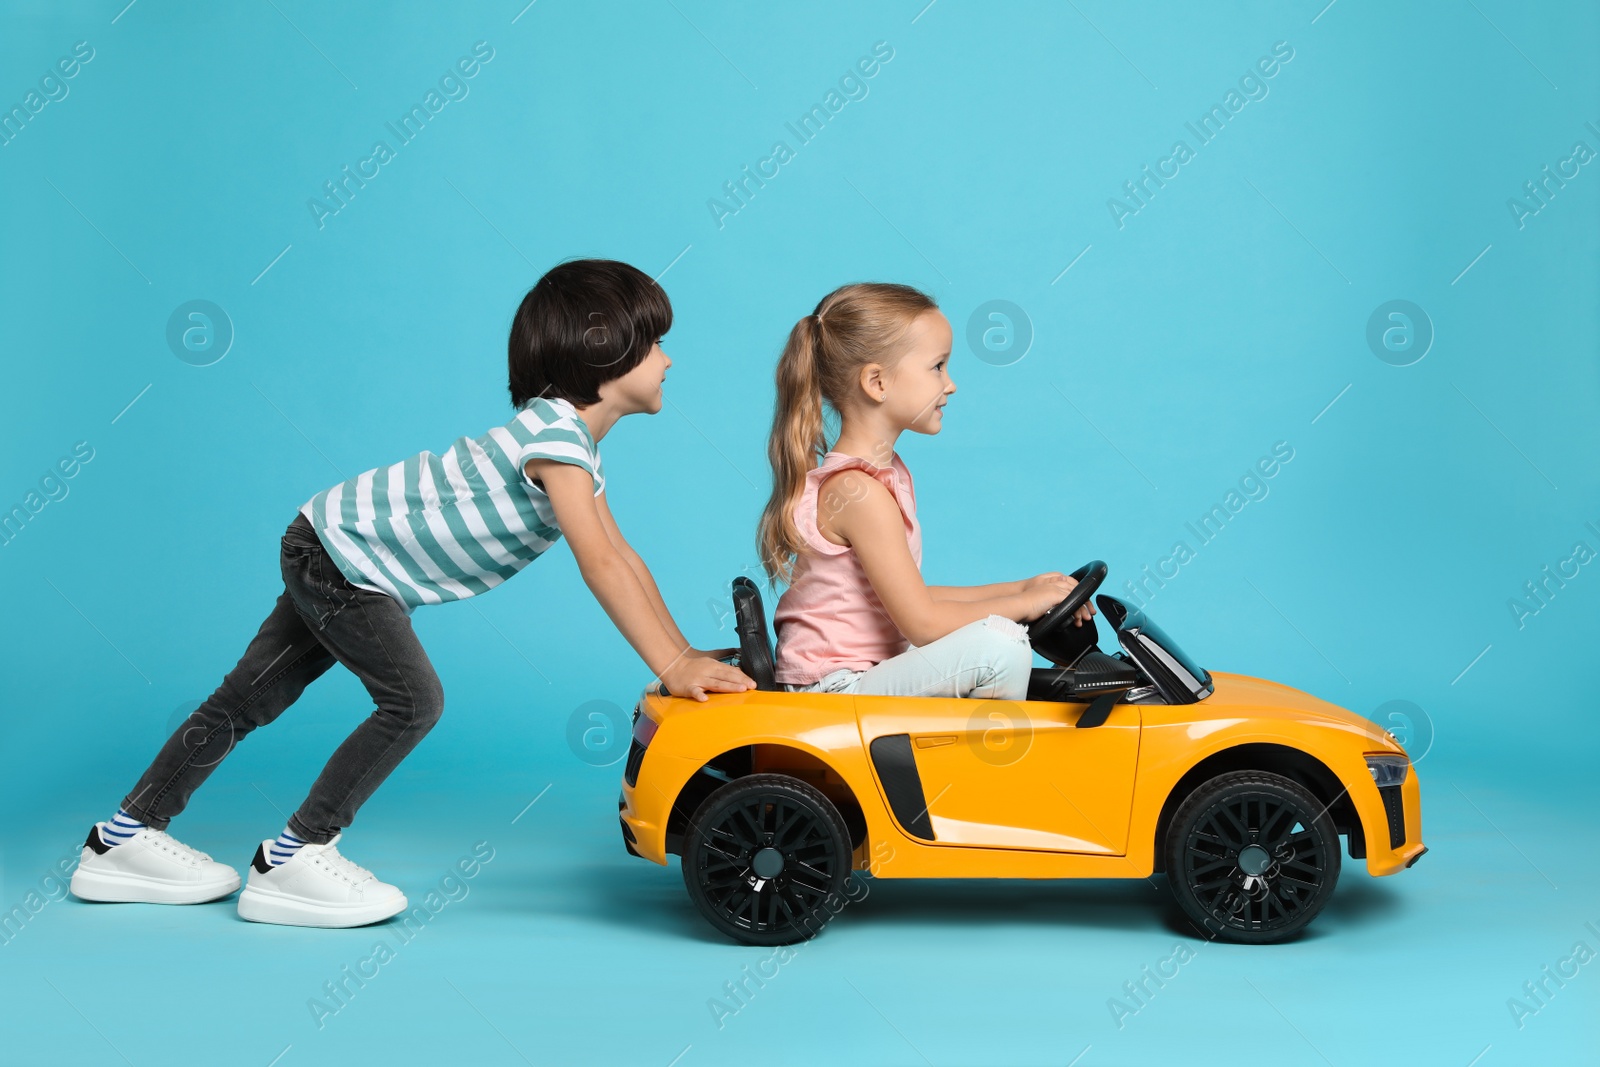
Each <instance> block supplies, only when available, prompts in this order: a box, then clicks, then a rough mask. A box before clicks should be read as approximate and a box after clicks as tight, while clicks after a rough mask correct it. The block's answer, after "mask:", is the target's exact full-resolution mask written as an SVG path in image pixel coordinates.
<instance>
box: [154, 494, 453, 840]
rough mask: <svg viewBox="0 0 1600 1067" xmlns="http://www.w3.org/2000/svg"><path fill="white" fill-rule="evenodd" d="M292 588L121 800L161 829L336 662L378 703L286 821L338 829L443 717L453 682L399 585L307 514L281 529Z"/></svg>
mask: <svg viewBox="0 0 1600 1067" xmlns="http://www.w3.org/2000/svg"><path fill="white" fill-rule="evenodd" d="M281 562H282V566H283V585H284V591H283V595H281V596H279V597H278V603H277V605H276V606H275V607H273V609H272V614H271V615H268V616H267V621H266V622H264V623H262V624H261V629H260V631H259V632H258V633H257V634H256V636H255V639H254V640H252V641H251V642H250V647H249V648H247V649H245V652H244V656H243V657H242V658H241V659H240V660H239V664H238V666H236V667H234V668H233V670H232V671H230V672H228V676H227V677H226V678H224V679H223V681H222V685H221V686H219V687H218V688H217V691H216V692H215V693H212V694H211V696H210V697H209V698H208V699H207V700H206V702H205V703H204V704H201V705H200V707H198V708H197V709H195V711H194V712H193V713H192V714H191V715H190V716H189V717H188V718H187V719H186V720H184V722H183V724H182V725H181V726H179V727H178V729H177V732H175V733H174V734H173V735H172V736H171V737H169V738H167V743H166V744H165V745H163V746H162V747H161V751H160V753H159V754H158V755H157V756H156V759H155V762H154V763H152V764H151V765H150V769H149V770H147V771H145V772H144V777H142V778H140V779H139V784H138V785H136V786H134V788H133V792H131V793H129V794H128V796H127V798H126V799H125V800H123V802H122V807H123V809H124V810H126V811H127V812H128V814H130V815H132V816H133V817H134V818H136V819H138V820H139V821H141V822H144V823H148V824H149V825H151V826H153V827H155V828H156V829H158V830H164V829H166V827H167V824H168V823H169V822H170V821H171V820H172V817H173V816H174V815H177V814H178V813H179V812H180V811H182V810H183V809H184V806H185V805H187V804H188V803H189V797H190V795H191V794H193V793H194V791H195V790H196V789H198V788H199V787H200V783H202V782H204V781H205V780H206V778H208V777H209V776H210V774H211V771H212V770H213V769H214V768H215V767H216V765H217V764H218V763H220V762H222V759H223V757H225V756H226V755H227V754H228V753H229V752H231V751H233V746H234V745H236V744H238V743H239V741H241V740H242V739H243V738H244V737H245V735H247V734H249V733H250V731H251V730H254V729H255V728H256V727H257V726H264V725H266V724H267V723H269V722H271V721H272V720H274V719H276V718H277V717H278V716H279V715H280V714H282V713H283V710H284V709H285V708H287V707H288V706H289V705H290V704H293V703H294V702H295V700H296V699H297V698H299V696H300V694H301V693H302V692H303V691H304V690H305V687H306V686H308V685H310V684H311V683H312V682H313V681H315V680H316V679H317V678H319V677H321V676H322V674H323V672H324V671H326V670H327V669H328V668H329V667H331V666H333V664H334V662H335V661H337V662H339V663H342V664H344V665H345V666H346V667H348V668H349V669H350V670H351V671H353V672H354V673H355V675H356V677H358V678H360V679H361V682H362V684H363V685H365V686H366V687H367V692H368V693H370V694H371V695H372V699H373V702H374V703H375V704H377V709H376V710H374V711H373V713H372V714H371V715H369V716H368V717H367V718H366V720H365V721H363V722H362V723H361V725H360V726H357V727H356V728H355V731H354V732H353V733H351V734H350V736H349V737H347V738H345V740H344V743H343V744H341V745H340V746H339V747H338V749H337V750H336V751H335V752H334V754H333V756H332V758H331V759H329V760H328V763H327V766H325V767H323V768H322V773H321V774H320V775H318V776H317V780H316V783H315V784H314V785H312V787H311V795H310V796H308V797H306V799H305V803H303V804H301V805H300V809H299V810H298V811H296V812H295V813H294V815H293V816H291V817H290V819H289V829H290V830H291V831H292V832H293V833H294V834H295V835H296V836H298V837H300V838H303V839H304V840H306V841H310V842H313V843H315V844H322V843H325V842H327V841H331V840H333V838H334V836H335V835H336V834H338V833H339V832H340V831H341V830H342V829H344V828H345V827H346V826H349V825H350V821H351V820H352V819H353V818H355V814H356V809H357V808H359V807H360V806H361V805H362V803H363V802H365V801H366V799H367V798H368V797H369V796H371V795H372V793H373V791H374V790H376V789H377V788H378V786H380V785H382V784H383V780H384V779H385V778H387V777H389V773H390V772H391V771H393V770H394V769H395V767H396V766H398V765H399V763H400V761H401V760H402V759H404V758H405V757H406V754H407V753H409V752H410V751H411V750H412V749H413V748H415V747H416V745H417V742H418V741H421V740H422V738H423V736H424V735H426V734H427V732H428V731H429V730H430V729H432V728H433V724H434V723H436V722H438V721H439V715H440V713H441V712H443V710H444V690H443V689H442V688H441V686H440V685H439V676H438V675H437V674H435V673H434V670H433V665H432V664H431V663H429V662H428V655H427V653H426V652H424V651H423V650H422V645H421V643H419V642H418V641H417V635H416V633H415V631H413V630H412V628H411V620H410V619H409V618H408V617H407V616H406V613H405V610H404V609H403V608H402V607H401V606H400V604H399V603H398V602H396V601H395V600H394V599H393V598H392V597H390V596H388V595H387V594H384V593H377V592H372V591H371V590H367V589H358V588H356V587H355V586H353V585H351V584H350V583H349V582H348V581H347V580H346V579H345V577H344V575H343V574H341V573H340V572H339V568H338V566H337V565H336V564H335V563H334V562H333V559H332V558H331V557H330V556H329V555H328V553H327V550H326V549H324V548H323V547H322V542H321V541H319V540H318V539H317V534H316V531H314V530H313V529H312V528H311V524H310V523H309V522H307V521H306V518H305V516H304V515H297V516H296V517H295V520H294V522H293V523H291V524H290V525H289V529H288V530H287V531H285V533H284V535H283V547H282V552H281Z"/></svg>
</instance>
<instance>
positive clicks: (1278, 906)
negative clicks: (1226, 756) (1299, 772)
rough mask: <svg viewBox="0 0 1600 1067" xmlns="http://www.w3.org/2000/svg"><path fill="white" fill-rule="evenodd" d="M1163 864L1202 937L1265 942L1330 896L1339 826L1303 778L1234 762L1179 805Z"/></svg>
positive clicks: (1283, 935)
mask: <svg viewBox="0 0 1600 1067" xmlns="http://www.w3.org/2000/svg"><path fill="white" fill-rule="evenodd" d="M1166 865H1167V868H1166V869H1167V880H1168V881H1169V882H1170V883H1171V884H1172V892H1173V895H1174V896H1176V897H1177V898H1178V904H1179V905H1180V906H1181V907H1182V908H1183V910H1184V912H1185V914H1187V915H1188V916H1189V918H1190V920H1191V921H1193V922H1194V923H1195V925H1197V926H1198V927H1200V929H1201V930H1202V931H1203V932H1204V933H1205V934H1206V936H1207V937H1215V938H1219V939H1221V940H1224V941H1237V942H1241V943H1244V944H1268V943H1270V942H1274V941H1283V940H1286V939H1288V938H1290V937H1293V936H1294V935H1295V934H1298V933H1299V932H1300V931H1301V930H1303V929H1304V928H1305V926H1306V924H1307V923H1309V922H1310V921H1311V920H1312V919H1314V918H1316V915H1317V913H1318V912H1320V911H1321V910H1322V908H1323V905H1325V904H1327V902H1328V898H1329V897H1331V896H1332V895H1333V887H1334V885H1335V884H1336V883H1337V882H1338V881H1339V834H1338V831H1337V830H1336V829H1335V828H1334V825H1333V819H1332V818H1331V817H1330V816H1329V815H1328V805H1326V804H1324V803H1322V802H1321V801H1319V800H1318V799H1317V798H1316V797H1315V796H1313V795H1312V793H1311V792H1310V791H1309V790H1308V789H1306V788H1305V787H1304V786H1302V785H1300V784H1298V783H1296V782H1294V781H1291V780H1290V779H1288V778H1285V777H1283V776H1282V775H1278V774H1270V773H1267V772H1265V771H1235V772H1233V773H1231V774H1224V775H1220V776H1218V777H1216V778H1213V779H1211V780H1210V781H1209V782H1206V783H1205V784H1204V785H1202V786H1201V787H1200V788H1199V789H1196V790H1195V791H1194V792H1193V793H1191V794H1190V795H1189V796H1188V798H1187V799H1185V800H1184V802H1183V804H1182V805H1180V806H1179V808H1178V810H1177V812H1176V814H1174V815H1173V817H1172V824H1171V826H1169V827H1168V829H1167V841H1166Z"/></svg>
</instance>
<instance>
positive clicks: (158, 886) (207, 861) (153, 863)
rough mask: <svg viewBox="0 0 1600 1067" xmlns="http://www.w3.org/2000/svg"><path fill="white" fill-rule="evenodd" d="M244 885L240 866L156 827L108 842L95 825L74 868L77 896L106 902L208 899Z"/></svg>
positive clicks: (73, 883)
mask: <svg viewBox="0 0 1600 1067" xmlns="http://www.w3.org/2000/svg"><path fill="white" fill-rule="evenodd" d="M238 888H239V872H238V871H235V870H234V869H233V868H232V867H229V866H227V865H226V864H222V863H218V862H217V861H216V860H214V859H212V858H211V857H210V856H208V855H206V854H205V853H204V852H201V851H199V850H198V849H193V848H190V847H189V846H188V845H185V844H184V843H183V842H181V841H179V840H177V839H175V838H173V837H172V836H170V835H169V834H167V833H166V832H165V831H162V830H155V829H152V828H150V827H145V828H144V829H143V830H140V831H139V832H138V833H136V834H134V835H133V836H132V837H130V838H128V840H126V841H124V842H123V843H122V844H120V845H108V844H106V843H105V841H103V840H102V839H101V837H100V827H99V825H98V824H96V825H94V826H91V827H90V828H89V838H88V840H86V841H85V842H84V843H83V853H82V855H81V857H80V858H79V860H78V869H77V870H76V871H74V872H73V873H72V895H73V896H75V897H77V898H78V899H79V900H96V901H102V902H106V903H118V904H204V903H205V902H206V901H208V900H221V899H222V898H223V897H225V896H228V895H229V894H230V893H232V892H233V891H234V890H235V889H238Z"/></svg>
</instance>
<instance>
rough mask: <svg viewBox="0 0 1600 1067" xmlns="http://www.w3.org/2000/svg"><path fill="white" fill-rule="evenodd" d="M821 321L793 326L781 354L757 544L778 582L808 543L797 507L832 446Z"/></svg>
mask: <svg viewBox="0 0 1600 1067" xmlns="http://www.w3.org/2000/svg"><path fill="white" fill-rule="evenodd" d="M819 326H820V323H819V322H818V320H817V317H816V316H815V315H807V316H806V317H805V318H803V319H801V320H800V321H799V322H797V323H795V324H794V329H792V330H790V331H789V343H788V344H786V345H784V347H783V355H781V356H779V357H778V373H777V385H778V399H777V404H776V405H775V406H774V408H773V416H772V435H771V437H769V438H768V439H767V458H768V459H769V460H770V461H771V462H772V496H771V498H770V499H769V500H768V501H767V506H766V509H765V510H764V511H763V512H762V513H761V525H760V526H759V528H758V529H757V533H756V542H757V549H758V550H759V551H760V553H761V566H762V568H763V569H765V570H766V572H767V577H768V578H770V579H772V580H773V581H777V580H779V579H782V580H783V581H786V582H787V581H789V579H790V578H791V577H792V575H793V570H794V559H795V556H796V555H797V554H798V553H799V552H800V549H801V548H802V547H803V546H804V544H805V542H804V541H803V540H802V539H801V537H800V531H799V530H797V529H795V525H794V506H795V504H796V503H798V502H799V500H800V497H801V495H802V494H804V492H805V488H806V474H807V472H809V471H810V470H812V468H814V467H816V465H817V461H818V460H819V459H820V458H821V457H822V455H823V453H824V452H825V451H826V450H827V442H826V439H825V438H824V437H823V433H822V382H821V379H820V378H819V377H818V374H817V344H818V337H817V334H818V330H819Z"/></svg>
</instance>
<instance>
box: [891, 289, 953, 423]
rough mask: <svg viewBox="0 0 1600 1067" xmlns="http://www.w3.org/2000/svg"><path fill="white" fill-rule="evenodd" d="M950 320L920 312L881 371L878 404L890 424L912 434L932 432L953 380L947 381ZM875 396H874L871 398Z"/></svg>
mask: <svg viewBox="0 0 1600 1067" xmlns="http://www.w3.org/2000/svg"><path fill="white" fill-rule="evenodd" d="M950 337H951V335H950V322H949V320H948V319H946V318H945V317H944V315H943V314H941V313H940V312H938V311H936V310H932V309H930V310H928V311H924V312H923V313H922V314H920V315H918V316H917V317H916V319H914V320H913V321H912V323H911V328H910V329H909V330H907V331H906V338H905V343H906V346H907V347H906V352H905V355H903V356H901V357H900V361H899V362H898V363H896V364H895V365H894V366H893V367H891V368H888V369H887V370H885V371H884V372H883V374H882V379H881V382H880V383H879V385H880V386H881V393H882V396H883V398H884V399H883V402H882V404H881V405H880V406H881V407H882V408H883V409H884V411H885V414H887V415H888V416H889V418H890V419H891V420H893V422H894V424H895V425H896V426H898V427H901V428H903V429H907V430H912V431H914V432H916V433H925V434H936V433H938V432H939V429H940V427H941V426H942V425H943V422H944V405H945V402H946V400H947V399H948V398H949V396H950V394H951V393H954V392H955V391H956V383H955V382H953V381H951V380H950ZM875 399H876V397H874V400H875Z"/></svg>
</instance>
